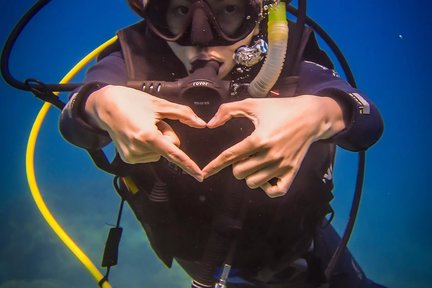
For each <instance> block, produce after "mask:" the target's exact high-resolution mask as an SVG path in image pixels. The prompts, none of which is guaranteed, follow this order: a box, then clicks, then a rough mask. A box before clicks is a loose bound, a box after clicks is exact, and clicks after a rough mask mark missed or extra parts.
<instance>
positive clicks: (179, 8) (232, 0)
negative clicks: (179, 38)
mask: <svg viewBox="0 0 432 288" xmlns="http://www.w3.org/2000/svg"><path fill="white" fill-rule="evenodd" d="M246 2H247V1H245V0H208V1H206V3H207V4H208V7H209V8H210V9H211V13H212V16H214V18H215V19H216V21H217V24H218V26H219V28H220V30H221V31H222V32H223V33H224V34H226V35H227V36H229V37H232V36H234V35H235V34H236V33H238V31H241V30H242V28H243V27H241V25H243V24H244V22H245V20H244V19H245V17H246V10H247V9H246V5H247V3H246ZM191 7H192V1H191V0H171V1H170V2H169V5H168V8H167V15H166V17H167V18H166V22H167V24H168V26H169V29H170V31H171V33H172V34H173V35H177V34H179V33H182V31H183V30H184V28H185V27H186V26H187V25H189V21H190V19H191V13H193V12H192V11H191ZM202 29H204V28H202ZM249 31H250V30H249ZM257 33H258V24H256V26H255V28H254V29H253V30H252V32H248V34H247V35H245V37H244V38H243V39H241V40H239V41H238V42H235V43H233V44H230V45H225V46H206V45H196V46H193V45H179V44H178V43H176V42H173V41H168V45H169V46H170V47H171V49H172V50H173V52H174V53H175V55H176V56H177V57H178V58H179V59H180V60H181V61H182V62H183V64H184V65H185V67H186V69H187V70H188V71H189V70H190V69H191V65H192V63H193V62H194V61H196V60H216V61H218V62H220V63H221V66H220V68H219V77H220V78H224V77H225V76H226V75H228V73H229V72H230V71H231V70H232V68H233V67H234V66H235V63H234V59H233V56H234V52H235V51H236V50H237V49H238V48H239V47H240V46H243V45H247V44H249V43H250V41H251V39H252V37H253V36H254V35H256V34H257ZM191 38H192V37H191Z"/></svg>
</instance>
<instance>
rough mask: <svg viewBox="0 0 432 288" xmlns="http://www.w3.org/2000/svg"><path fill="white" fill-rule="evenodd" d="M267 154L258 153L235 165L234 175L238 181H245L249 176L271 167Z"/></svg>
mask: <svg viewBox="0 0 432 288" xmlns="http://www.w3.org/2000/svg"><path fill="white" fill-rule="evenodd" d="M266 156H267V154H266V153H264V152H258V153H255V154H253V155H250V156H249V157H246V158H245V159H243V160H240V161H238V162H236V163H233V164H232V165H233V175H234V177H236V178H237V179H239V180H240V179H245V178H246V177H248V176H249V175H251V174H253V173H255V172H257V171H259V170H261V169H263V168H264V167H266V166H269V165H270V161H269V160H267V159H266V158H267V157H266Z"/></svg>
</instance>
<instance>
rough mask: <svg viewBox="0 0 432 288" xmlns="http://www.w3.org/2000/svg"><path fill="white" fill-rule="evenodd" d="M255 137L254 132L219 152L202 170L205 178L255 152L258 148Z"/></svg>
mask: <svg viewBox="0 0 432 288" xmlns="http://www.w3.org/2000/svg"><path fill="white" fill-rule="evenodd" d="M254 139H255V137H254V136H253V134H252V135H251V136H248V137H246V138H245V139H244V140H243V141H241V142H239V143H237V144H235V145H234V146H231V147H230V148H228V149H227V150H225V151H223V152H222V153H221V154H219V156H217V157H216V158H215V159H213V160H212V161H211V162H210V163H208V164H207V166H205V167H204V169H203V170H202V172H203V176H204V178H207V177H210V176H211V175H214V174H216V173H217V172H219V171H220V170H222V169H224V168H225V167H227V166H229V165H231V164H232V163H234V162H236V161H238V160H240V159H243V158H245V157H249V156H250V155H252V154H254V153H255V152H256V150H257V146H256V141H254Z"/></svg>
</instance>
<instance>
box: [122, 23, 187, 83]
mask: <svg viewBox="0 0 432 288" xmlns="http://www.w3.org/2000/svg"><path fill="white" fill-rule="evenodd" d="M118 36H119V43H120V46H121V50H122V53H123V57H124V59H125V62H126V69H127V73H128V79H129V81H140V80H149V79H150V80H165V81H173V80H176V79H179V78H182V77H185V76H186V75H187V71H186V69H185V68H184V66H183V64H182V63H181V61H180V60H179V59H178V58H177V57H176V56H175V55H174V53H173V52H172V51H171V49H170V48H169V46H168V44H167V43H166V42H165V41H163V40H161V39H159V38H157V37H155V36H154V35H153V34H152V33H151V31H150V30H149V29H147V25H146V23H145V21H141V22H138V23H136V24H134V25H132V26H129V27H127V28H125V29H123V30H120V31H119V32H118ZM168 67H169V69H168Z"/></svg>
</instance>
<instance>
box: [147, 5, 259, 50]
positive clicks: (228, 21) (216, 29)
mask: <svg viewBox="0 0 432 288" xmlns="http://www.w3.org/2000/svg"><path fill="white" fill-rule="evenodd" d="M260 13H261V1H260V0H158V1H149V3H148V4H147V5H146V7H145V9H144V13H143V14H144V17H145V19H146V20H147V23H148V25H149V27H150V29H151V30H152V31H153V32H154V33H155V34H156V35H157V36H159V37H160V38H162V39H164V40H166V41H173V42H176V43H178V44H180V45H183V46H227V45H232V44H234V43H236V42H238V41H240V40H242V39H244V38H245V37H246V36H248V35H249V34H250V33H251V32H252V31H253V29H254V28H255V27H256V25H257V23H258V22H259V20H260Z"/></svg>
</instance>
